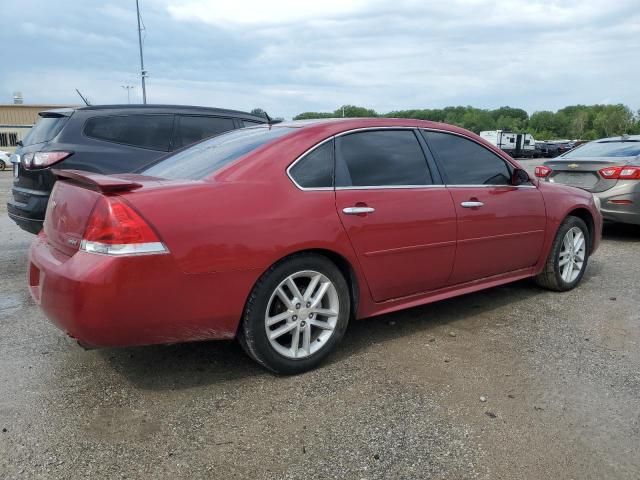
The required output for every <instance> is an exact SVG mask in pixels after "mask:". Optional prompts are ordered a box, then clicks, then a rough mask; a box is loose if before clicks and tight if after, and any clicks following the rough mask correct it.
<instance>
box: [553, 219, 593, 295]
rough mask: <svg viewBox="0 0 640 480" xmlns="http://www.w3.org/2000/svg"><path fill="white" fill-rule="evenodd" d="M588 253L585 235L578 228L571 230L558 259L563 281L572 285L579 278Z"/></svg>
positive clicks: (565, 237)
mask: <svg viewBox="0 0 640 480" xmlns="http://www.w3.org/2000/svg"><path fill="white" fill-rule="evenodd" d="M586 251H587V242H586V239H585V236H584V233H583V232H582V230H581V229H580V228H578V227H573V228H571V229H570V230H569V231H568V232H567V233H566V234H565V236H564V239H563V240H562V247H561V248H560V255H559V258H558V266H559V267H560V276H561V277H562V280H564V281H565V282H567V283H571V282H573V281H574V280H575V279H576V278H578V275H580V272H581V271H582V269H583V267H584V259H585V254H586Z"/></svg>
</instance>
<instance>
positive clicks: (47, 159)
mask: <svg viewBox="0 0 640 480" xmlns="http://www.w3.org/2000/svg"><path fill="white" fill-rule="evenodd" d="M72 153H73V152H36V153H25V154H24V155H23V156H22V166H23V167H24V168H26V169H28V170H29V169H35V168H46V167H50V166H51V165H53V164H54V163H58V162H60V161H62V160H64V159H65V158H67V157H69V156H70V155H71V154H72Z"/></svg>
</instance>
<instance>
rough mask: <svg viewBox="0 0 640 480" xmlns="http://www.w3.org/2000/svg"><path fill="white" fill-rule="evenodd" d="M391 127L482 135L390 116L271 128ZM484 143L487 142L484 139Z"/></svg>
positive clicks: (321, 120) (310, 121)
mask: <svg viewBox="0 0 640 480" xmlns="http://www.w3.org/2000/svg"><path fill="white" fill-rule="evenodd" d="M376 127H380V128H390V127H410V128H429V129H434V130H443V131H447V132H453V133H459V134H461V135H465V136H472V137H473V138H475V139H480V137H479V136H478V135H476V134H474V133H473V132H470V131H469V130H465V129H464V128H460V127H456V126H454V125H449V124H447V123H441V122H432V121H429V120H417V119H413V118H388V117H364V118H319V119H308V120H292V121H286V122H281V123H278V124H275V125H271V128H299V129H303V130H305V131H308V130H322V131H323V132H324V133H327V134H332V135H333V134H337V133H341V132H345V131H348V130H357V129H359V128H376ZM257 128H260V127H257ZM483 143H486V142H485V141H484V140H483Z"/></svg>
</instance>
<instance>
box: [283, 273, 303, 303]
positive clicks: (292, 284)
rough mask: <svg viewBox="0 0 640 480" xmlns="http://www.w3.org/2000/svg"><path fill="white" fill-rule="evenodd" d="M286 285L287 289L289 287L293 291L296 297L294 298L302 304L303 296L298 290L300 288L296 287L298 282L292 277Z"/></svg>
mask: <svg viewBox="0 0 640 480" xmlns="http://www.w3.org/2000/svg"><path fill="white" fill-rule="evenodd" d="M285 283H286V285H287V287H289V290H291V293H292V295H293V296H294V298H295V299H296V300H297V301H299V302H301V301H302V294H301V293H300V290H299V289H298V286H297V285H296V282H295V281H294V280H293V278H291V277H289V278H287V281H286V282H285Z"/></svg>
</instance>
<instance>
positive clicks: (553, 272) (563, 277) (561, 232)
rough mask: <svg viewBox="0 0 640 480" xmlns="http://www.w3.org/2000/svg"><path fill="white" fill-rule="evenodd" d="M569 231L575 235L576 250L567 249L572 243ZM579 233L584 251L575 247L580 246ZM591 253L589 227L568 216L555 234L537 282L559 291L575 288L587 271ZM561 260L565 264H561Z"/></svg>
mask: <svg viewBox="0 0 640 480" xmlns="http://www.w3.org/2000/svg"><path fill="white" fill-rule="evenodd" d="M569 232H572V233H573V237H572V239H573V243H574V249H573V250H568V248H567V245H570V244H571V243H572V242H571V239H569V237H568V235H569ZM578 232H580V233H581V235H582V240H583V243H582V247H581V248H578V249H576V245H577V243H579V242H577V241H576V240H575V239H576V238H577V237H578ZM576 242H577V243H576ZM590 251H591V237H590V236H589V229H588V228H587V225H586V224H585V223H584V221H583V220H582V219H580V218H578V217H573V216H568V217H567V218H565V219H564V221H563V222H562V224H561V225H560V228H559V229H558V232H557V233H556V238H555V239H554V240H553V245H552V246H551V252H549V257H548V258H547V262H546V264H545V266H544V270H542V272H541V273H540V274H539V275H537V276H536V277H535V281H536V283H537V284H538V285H540V286H541V287H544V288H547V289H549V290H554V291H556V292H566V291H567V290H572V289H574V288H575V287H576V286H577V285H578V284H579V283H580V281H581V280H582V277H583V275H584V272H585V270H586V269H587V264H588V262H589V252H590ZM581 254H582V256H581ZM561 261H562V262H564V263H563V264H562V265H561ZM568 270H571V271H568Z"/></svg>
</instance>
